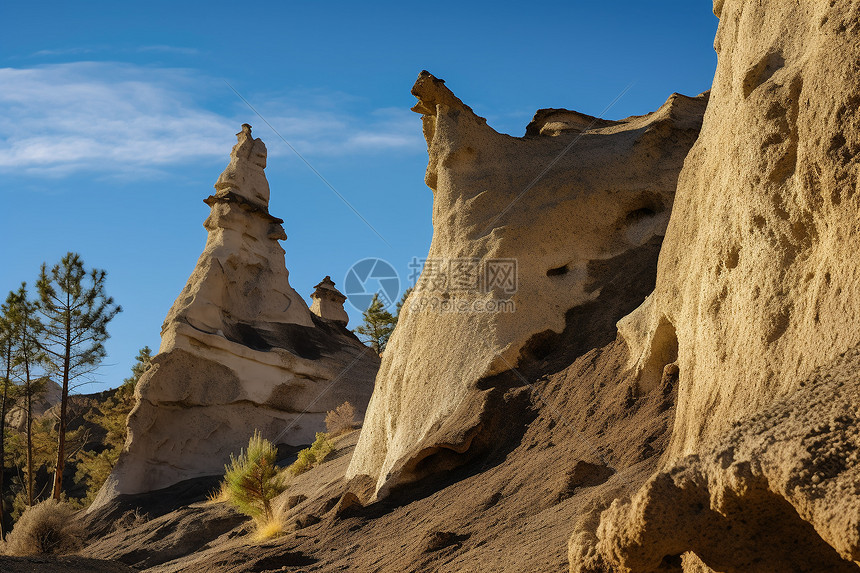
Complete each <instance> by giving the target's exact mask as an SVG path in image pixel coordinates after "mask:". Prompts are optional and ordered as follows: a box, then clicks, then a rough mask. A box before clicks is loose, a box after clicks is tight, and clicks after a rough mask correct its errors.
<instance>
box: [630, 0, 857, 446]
mask: <svg viewBox="0 0 860 573" xmlns="http://www.w3.org/2000/svg"><path fill="white" fill-rule="evenodd" d="M714 8H715V12H716V14H717V15H718V16H719V17H720V25H719V29H718V31H717V37H716V40H715V42H714V46H715V48H716V50H717V53H718V56H719V62H718V65H717V71H716V76H715V78H714V83H713V88H712V90H711V102H710V105H709V107H708V111H707V114H706V116H705V121H704V126H703V128H702V135H701V137H700V139H699V141H698V142H697V143H696V145H695V146H694V147H693V149H692V151H691V152H690V156H689V157H688V158H687V162H686V165H685V168H684V171H683V172H682V173H681V177H680V179H679V183H678V195H677V198H676V200H675V207H674V210H673V212H672V220H671V222H670V224H669V228H668V230H667V232H666V240H665V241H664V244H663V250H662V252H661V254H660V263H659V269H658V278H657V287H656V289H655V291H654V294H653V295H652V296H651V297H650V298H649V300H648V302H647V303H646V304H645V305H643V307H642V308H640V309H639V310H637V311H636V312H635V313H634V314H633V315H631V316H630V317H627V318H625V319H624V320H623V321H622V322H621V324H619V329H620V331H621V332H622V334H623V335H624V337H625V339H626V340H627V343H628V345H629V346H630V347H631V352H632V353H633V354H634V358H635V360H636V367H637V368H639V369H641V370H642V371H643V379H644V380H645V381H646V384H647V383H648V382H647V381H648V380H651V381H653V380H655V379H659V374H660V372H661V371H662V368H663V365H664V364H667V363H669V362H674V360H675V359H676V358H677V362H678V366H679V369H680V381H681V382H680V395H679V397H678V400H679V411H678V417H677V420H676V425H675V436H674V438H673V446H672V451H673V452H674V454H675V455H676V456H682V455H685V454H691V453H695V452H696V450H697V448H698V446H699V444H701V443H703V442H705V441H707V440H708V439H710V438H714V437H716V436H718V435H720V434H721V433H722V432H723V431H725V430H726V429H728V428H729V427H731V424H732V423H733V422H734V421H736V420H738V419H741V418H743V417H744V416H746V415H749V414H752V413H755V412H757V411H758V410H760V409H761V408H762V407H764V406H766V405H768V404H770V403H771V401H772V400H773V399H774V398H776V397H778V396H784V395H786V394H789V393H790V392H793V391H794V390H796V389H797V388H798V387H799V384H800V382H801V381H803V380H805V379H806V378H807V377H808V376H809V375H810V374H811V373H812V371H813V370H814V369H815V368H816V367H818V366H820V365H822V364H826V363H828V362H829V361H831V360H832V359H833V358H834V357H835V356H838V355H839V354H840V353H842V352H845V351H846V350H847V349H849V348H852V347H853V346H855V345H856V344H858V343H860V328H858V326H859V325H860V265H858V264H853V263H852V261H856V253H857V252H858V249H860V229H858V224H857V212H858V206H860V197H858V194H857V189H858V166H860V159H858V157H857V152H858V150H860V114H858V106H859V105H860V68H858V63H857V62H858V60H860V34H858V31H860V17H858V16H860V5H858V3H857V2H846V1H839V2H829V1H827V0H819V1H814V2H801V3H791V2H782V1H780V0H768V1H764V2H759V3H751V2H744V1H741V0H726V1H725V2H722V1H718V2H716V3H715V5H714Z"/></svg>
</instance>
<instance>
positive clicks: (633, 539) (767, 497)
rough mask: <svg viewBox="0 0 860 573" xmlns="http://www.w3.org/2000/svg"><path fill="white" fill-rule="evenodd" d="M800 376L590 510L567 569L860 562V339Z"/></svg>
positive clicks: (835, 571)
mask: <svg viewBox="0 0 860 573" xmlns="http://www.w3.org/2000/svg"><path fill="white" fill-rule="evenodd" d="M803 386H804V387H803V388H801V389H800V390H798V391H797V392H795V393H794V394H792V395H791V396H790V397H788V398H784V399H782V400H778V401H776V402H775V403H773V404H772V405H771V406H770V407H768V408H766V409H765V410H763V411H762V412H760V413H758V414H755V415H753V416H751V417H749V418H747V419H746V420H744V421H743V422H740V423H738V424H737V425H736V426H735V427H734V428H733V429H732V430H730V431H729V432H727V433H726V434H724V435H723V436H721V438H720V440H719V442H718V443H717V444H716V445H714V446H711V447H709V448H704V449H703V450H702V451H701V453H700V454H697V455H692V456H688V457H686V458H684V459H683V460H680V461H679V462H677V463H676V464H674V465H673V466H672V467H670V468H667V469H666V470H664V471H661V472H659V473H657V474H656V475H655V476H653V477H652V478H651V479H650V480H649V481H648V483H646V484H645V485H644V486H643V487H642V488H641V489H640V490H639V492H637V493H636V494H635V495H634V496H633V498H632V499H631V500H629V501H621V500H616V501H615V502H613V504H612V505H611V507H609V508H608V509H607V510H606V511H605V512H604V513H603V514H602V520H601V521H600V525H599V529H598V530H597V532H596V534H595V530H594V529H593V527H594V525H595V522H594V521H593V520H584V522H583V523H582V524H581V525H580V530H579V531H578V532H576V533H575V534H574V535H573V537H572V538H571V543H570V563H571V571H573V572H575V573H603V572H605V571H635V572H643V573H644V572H649V573H650V572H657V571H678V572H679V573H680V572H681V571H683V570H686V571H699V570H700V569H699V568H701V567H702V563H701V562H704V564H705V565H707V566H710V567H712V568H713V569H714V570H716V571H721V572H725V573H771V572H773V571H804V572H820V573H825V572H826V573H842V572H844V573H848V572H851V571H855V572H856V571H860V491H858V489H860V433H858V432H857V428H858V424H860V348H855V349H852V350H851V351H849V352H847V353H846V354H844V355H843V356H841V357H839V358H837V359H836V360H835V361H834V363H833V364H829V365H827V366H826V367H823V368H820V369H819V370H818V371H816V372H815V374H814V375H813V376H812V377H811V378H810V379H809V380H807V381H806V382H805V383H804V385H803ZM589 521H591V522H590V523H589ZM686 552H693V553H692V554H687V555H684V554H685V553H686ZM684 562H686V568H682V563H684ZM693 564H695V566H694V565H693ZM694 567H698V568H694ZM703 570H705V571H707V570H708V569H707V568H705V569H703Z"/></svg>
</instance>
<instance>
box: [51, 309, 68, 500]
mask: <svg viewBox="0 0 860 573" xmlns="http://www.w3.org/2000/svg"><path fill="white" fill-rule="evenodd" d="M68 298H69V294H68V293H66V299H67V304H68V305H69V306H71V301H70V300H68ZM71 320H72V313H71V311H70V312H68V313H67V314H66V344H65V346H66V348H65V351H66V352H65V355H64V356H63V397H62V399H61V400H60V431H59V436H58V438H57V465H56V468H57V469H56V471H55V472H54V492H53V498H54V499H56V500H59V499H60V495H61V494H62V492H63V469H65V467H66V418H67V412H68V409H69V366H70V359H71V353H72V323H71Z"/></svg>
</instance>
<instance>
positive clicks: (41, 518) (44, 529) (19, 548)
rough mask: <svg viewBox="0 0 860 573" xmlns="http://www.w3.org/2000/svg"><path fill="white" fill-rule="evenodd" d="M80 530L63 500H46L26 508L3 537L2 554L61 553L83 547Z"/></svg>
mask: <svg viewBox="0 0 860 573" xmlns="http://www.w3.org/2000/svg"><path fill="white" fill-rule="evenodd" d="M83 538H84V529H83V527H81V525H80V524H79V523H78V522H77V521H76V520H75V510H74V509H73V508H72V506H70V505H69V504H68V503H66V502H62V501H56V500H53V499H49V500H47V501H43V502H41V503H39V504H37V505H34V506H32V507H29V508H27V509H26V510H25V511H24V513H23V514H21V518H20V519H19V520H18V521H17V522H16V523H15V527H14V528H13V529H12V531H11V533H9V535H8V536H7V537H6V543H5V544H3V546H2V549H3V553H5V554H6V555H19V556H23V555H61V554H64V553H72V552H74V551H77V550H78V549H80V548H81V547H82V546H83Z"/></svg>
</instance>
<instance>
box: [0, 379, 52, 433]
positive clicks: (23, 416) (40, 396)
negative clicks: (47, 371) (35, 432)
mask: <svg viewBox="0 0 860 573" xmlns="http://www.w3.org/2000/svg"><path fill="white" fill-rule="evenodd" d="M42 381H44V383H45V387H44V389H42V391H41V392H38V393H36V394H34V396H33V403H32V406H31V408H32V414H33V419H34V420H35V419H36V418H38V417H40V416H42V415H44V414H45V412H47V411H48V410H50V409H51V408H53V407H54V406H56V405H57V404H59V403H60V399H61V397H62V394H63V389H62V387H60V385H59V384H57V383H56V382H54V381H53V380H51V379H50V378H45V379H43V380H40V382H42ZM6 423H7V424H8V425H9V427H10V428H12V429H13V430H15V431H17V432H24V431H26V430H27V410H26V409H25V408H24V407H22V406H20V405H16V406H14V407H12V408H11V409H10V410H9V411H8V412H7V413H6Z"/></svg>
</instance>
